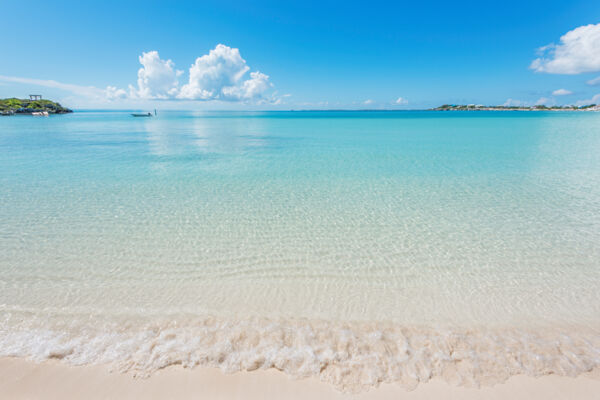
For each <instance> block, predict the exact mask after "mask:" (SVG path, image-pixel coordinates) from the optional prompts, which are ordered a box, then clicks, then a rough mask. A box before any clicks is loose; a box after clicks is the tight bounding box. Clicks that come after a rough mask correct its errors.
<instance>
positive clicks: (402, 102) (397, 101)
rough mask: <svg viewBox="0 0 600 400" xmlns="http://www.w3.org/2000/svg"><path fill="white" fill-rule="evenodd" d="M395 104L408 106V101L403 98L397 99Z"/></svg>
mask: <svg viewBox="0 0 600 400" xmlns="http://www.w3.org/2000/svg"><path fill="white" fill-rule="evenodd" d="M395 103H396V104H408V100H406V99H405V98H403V97H398V98H397V99H396V101H395Z"/></svg>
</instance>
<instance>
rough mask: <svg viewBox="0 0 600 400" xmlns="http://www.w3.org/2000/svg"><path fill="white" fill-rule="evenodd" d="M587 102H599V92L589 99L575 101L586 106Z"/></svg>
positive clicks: (578, 104)
mask: <svg viewBox="0 0 600 400" xmlns="http://www.w3.org/2000/svg"><path fill="white" fill-rule="evenodd" d="M589 104H600V93H598V94H597V95H595V96H593V97H592V98H591V99H585V100H579V101H578V102H576V103H575V105H577V106H587V105H589Z"/></svg>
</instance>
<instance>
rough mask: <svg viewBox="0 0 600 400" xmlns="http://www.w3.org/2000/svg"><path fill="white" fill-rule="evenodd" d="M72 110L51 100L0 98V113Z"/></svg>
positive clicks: (65, 111)
mask: <svg viewBox="0 0 600 400" xmlns="http://www.w3.org/2000/svg"><path fill="white" fill-rule="evenodd" d="M72 112H73V110H71V109H69V108H66V107H63V106H61V105H60V103H57V102H54V101H51V100H42V99H38V100H28V99H17V98H10V99H0V115H3V116H8V115H35V114H34V113H48V114H68V113H72Z"/></svg>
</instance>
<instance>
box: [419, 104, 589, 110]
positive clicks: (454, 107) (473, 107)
mask: <svg viewBox="0 0 600 400" xmlns="http://www.w3.org/2000/svg"><path fill="white" fill-rule="evenodd" d="M431 110H433V111H600V105H596V104H588V105H585V106H551V107H548V106H544V105H537V106H531V107H525V106H484V105H481V104H467V105H464V104H444V105H443V106H439V107H436V108H432V109H431Z"/></svg>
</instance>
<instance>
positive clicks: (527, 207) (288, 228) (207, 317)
mask: <svg viewBox="0 0 600 400" xmlns="http://www.w3.org/2000/svg"><path fill="white" fill-rule="evenodd" d="M0 187H1V191H0V254H2V257H1V258H0V355H1V354H4V355H18V356H28V357H34V358H36V359H44V358H48V357H59V358H64V359H65V360H67V361H71V362H75V363H90V362H111V363H115V364H118V365H119V366H120V367H121V368H122V369H125V370H130V369H135V370H138V371H142V373H147V372H151V371H152V370H154V369H156V368H159V367H162V366H165V365H169V364H173V363H183V364H184V365H195V364H201V365H215V366H219V367H221V368H223V369H226V370H231V371H234V370H239V369H246V368H250V369H251V368H255V367H258V368H266V367H272V366H274V367H276V368H279V369H282V370H285V371H286V372H288V373H290V374H292V375H298V376H307V375H319V376H320V377H321V378H322V379H323V380H326V381H329V382H331V383H333V384H336V385H338V387H340V388H343V389H344V388H350V389H351V390H353V389H356V388H355V387H353V385H357V384H359V386H360V387H363V386H370V385H373V384H376V383H377V382H379V381H401V382H407V380H408V381H410V380H411V379H412V380H413V381H417V382H418V381H423V380H427V379H428V378H429V377H431V376H436V375H440V376H444V377H446V378H448V377H449V376H456V377H458V378H456V380H457V381H460V382H462V383H465V382H466V381H468V380H469V379H470V380H472V381H474V382H480V381H482V377H483V376H485V377H487V378H489V379H491V381H494V379H496V380H502V379H504V378H505V377H506V376H508V375H511V374H513V373H521V372H526V373H530V374H539V373H548V372H549V371H550V372H555V373H568V374H576V373H580V372H585V371H588V370H591V369H593V368H595V367H596V366H598V365H600V345H599V343H600V336H599V334H598V329H599V328H600V114H598V113H591V112H590V113H583V112H580V113H575V112H554V113H553V112H464V113H461V112H451V113H443V112H270V113H191V112H190V113H184V112H164V113H159V115H158V117H156V118H132V117H131V116H130V115H129V114H128V113H125V112H79V113H75V114H72V115H64V116H52V117H49V118H33V117H6V118H0ZM386 332H387V333H386ZM550 333H551V334H550ZM253 335H254V336H253ZM348 335H350V337H351V338H352V340H350V342H351V343H352V345H348V343H347V342H348V340H349V339H348ZM532 335H533V336H532ZM548 335H550V336H548ZM552 335H555V336H552ZM575 335H579V336H577V337H575ZM251 337H253V338H254V339H252V340H250V339H249V338H251ZM424 337H426V338H427V340H424V339H423V338H424ZM532 337H534V338H535V340H533V341H534V342H535V343H536V345H535V346H538V347H539V351H537V353H536V352H533V353H532V344H531V342H532V339H531V338H532ZM565 337H566V338H567V339H564V338H565ZM436 338H437V339H436ZM499 338H500V339H499ZM557 338H561V339H560V340H558V339H557ZM563 339H564V340H565V342H564V343H566V344H563V346H566V347H563V348H560V346H558V345H557V343H558V342H560V341H562V340H563ZM399 341H405V342H406V343H408V348H410V349H411V350H406V348H404V347H402V346H400V345H399V344H398V343H399ZM150 343H154V345H150ZM390 343H391V344H390ZM417 343H419V344H417ZM432 343H434V345H432ZM515 343H516V344H515ZM340 346H341V347H343V348H344V350H343V351H342V350H340ZM390 346H392V348H393V349H395V350H390ZM535 346H533V347H535ZM557 346H558V347H557ZM538 347H536V348H538ZM425 348H427V349H429V350H427V351H425V353H427V354H425V353H424V350H423V349H425ZM462 348H468V349H470V352H466V353H465V354H467V353H468V355H467V356H463V358H464V357H466V358H469V357H470V358H469V360H470V361H469V362H470V363H471V364H472V365H471V364H469V365H471V367H470V368H467V369H466V371H467V372H465V371H463V369H465V368H466V367H464V365H465V364H464V362H463V363H462V364H460V362H459V361H457V360H456V359H455V358H456V357H457V354H459V353H460V352H459V351H458V350H457V349H462ZM399 349H404V350H399ZM432 349H435V351H434V350H432ZM509 349H510V351H509ZM340 351H342V353H343V354H342V355H340V354H341V353H339V352H340ZM344 352H345V353H344ZM444 352H445V353H444ZM515 352H516V353H518V354H521V356H520V357H521V358H520V359H519V363H517V365H516V366H515V365H512V364H511V365H512V366H510V367H509V366H508V364H510V362H509V361H507V358H510V357H508V356H507V354H514V353H515ZM569 352H570V353H569ZM567 353H569V354H575V355H576V356H575V358H573V357H572V356H564V354H567ZM390 354H391V355H390ZM407 354H408V355H407ZM440 354H442V355H441V356H440ZM484 354H487V356H485V357H483V355H484ZM540 354H542V355H545V354H546V355H547V354H554V355H553V356H552V357H550V356H543V357H546V359H547V360H546V359H545V360H546V361H547V362H546V361H544V362H543V363H542V365H541V366H540V365H537V364H536V363H537V362H538V361H535V360H539V355H540ZM383 355H386V356H385V357H388V356H389V357H391V358H390V359H389V360H387V361H386V362H385V367H383V366H382V365H381V363H380V362H379V361H373V360H374V359H377V360H380V359H381V358H385V357H384V356H383ZM401 355H404V356H401ZM344 357H346V358H344ZM403 357H404V358H403ZM407 357H408V358H407ZM436 357H437V358H436ZM482 357H483V358H482ZM527 357H530V358H531V359H532V360H534V361H532V364H531V365H529V364H527V363H526V362H524V361H523V359H525V358H527ZM536 357H537V358H536ZM565 357H566V358H565ZM484 359H485V360H488V361H489V360H490V359H494V362H490V364H489V365H488V364H486V362H484ZM426 360H429V361H426ZM565 360H567V361H565ZM569 360H570V361H569ZM415 363H417V364H418V365H421V364H423V363H425V364H424V365H426V366H427V368H425V367H419V366H415V365H416V364H415ZM565 363H566V364H565ZM458 365H462V367H460V368H459V367H458ZM474 365H477V366H476V367H475V366H474ZM482 365H483V366H482ZM565 365H566V366H565ZM357 366H359V367H360V368H359V371H357V370H356V368H357ZM423 368H425V369H423ZM461 368H462V369H461ZM382 371H384V372H382ZM448 371H451V372H448ZM452 371H454V372H452ZM356 374H358V375H356ZM448 374H450V375H448ZM415 376H416V378H415ZM490 376H491V377H492V378H490ZM494 377H495V378H494ZM467 378H468V379H467ZM449 379H450V378H449ZM453 379H454V378H453ZM359 381H360V382H359ZM357 382H359V383H357Z"/></svg>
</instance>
